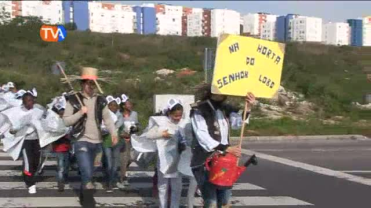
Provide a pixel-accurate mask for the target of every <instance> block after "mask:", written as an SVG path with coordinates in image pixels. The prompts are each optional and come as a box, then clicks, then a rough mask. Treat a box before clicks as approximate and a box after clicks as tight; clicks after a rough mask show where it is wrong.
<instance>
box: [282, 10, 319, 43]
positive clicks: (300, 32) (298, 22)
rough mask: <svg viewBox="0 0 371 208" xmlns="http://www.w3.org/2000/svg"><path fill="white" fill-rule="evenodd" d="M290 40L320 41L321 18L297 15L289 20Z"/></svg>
mask: <svg viewBox="0 0 371 208" xmlns="http://www.w3.org/2000/svg"><path fill="white" fill-rule="evenodd" d="M289 27H291V36H292V37H291V40H292V41H299V42H321V41H322V19H321V18H317V17H304V16H299V17H297V18H294V19H292V20H290V26H289Z"/></svg>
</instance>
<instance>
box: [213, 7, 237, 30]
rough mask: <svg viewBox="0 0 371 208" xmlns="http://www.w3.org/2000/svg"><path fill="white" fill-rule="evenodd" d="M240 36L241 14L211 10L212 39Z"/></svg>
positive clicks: (225, 10) (226, 10) (223, 10)
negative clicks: (220, 36) (225, 35)
mask: <svg viewBox="0 0 371 208" xmlns="http://www.w3.org/2000/svg"><path fill="white" fill-rule="evenodd" d="M224 33H226V34H234V35H239V34H240V13H238V12H236V11H233V10H228V9H214V10H211V37H219V35H220V34H224Z"/></svg>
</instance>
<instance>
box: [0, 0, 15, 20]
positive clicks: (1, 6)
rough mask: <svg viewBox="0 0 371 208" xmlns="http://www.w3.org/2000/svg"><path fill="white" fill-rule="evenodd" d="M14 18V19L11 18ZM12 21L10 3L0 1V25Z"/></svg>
mask: <svg viewBox="0 0 371 208" xmlns="http://www.w3.org/2000/svg"><path fill="white" fill-rule="evenodd" d="M13 18H14V17H13ZM11 19H12V2H11V1H0V24H1V23H3V22H7V21H10V20H11Z"/></svg>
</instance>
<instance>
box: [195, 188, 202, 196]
mask: <svg viewBox="0 0 371 208" xmlns="http://www.w3.org/2000/svg"><path fill="white" fill-rule="evenodd" d="M196 195H197V196H201V190H200V189H199V188H197V191H196Z"/></svg>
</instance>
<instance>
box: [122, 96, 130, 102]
mask: <svg viewBox="0 0 371 208" xmlns="http://www.w3.org/2000/svg"><path fill="white" fill-rule="evenodd" d="M128 100H129V97H128V96H126V95H125V94H122V95H121V102H123V103H126V101H128Z"/></svg>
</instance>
